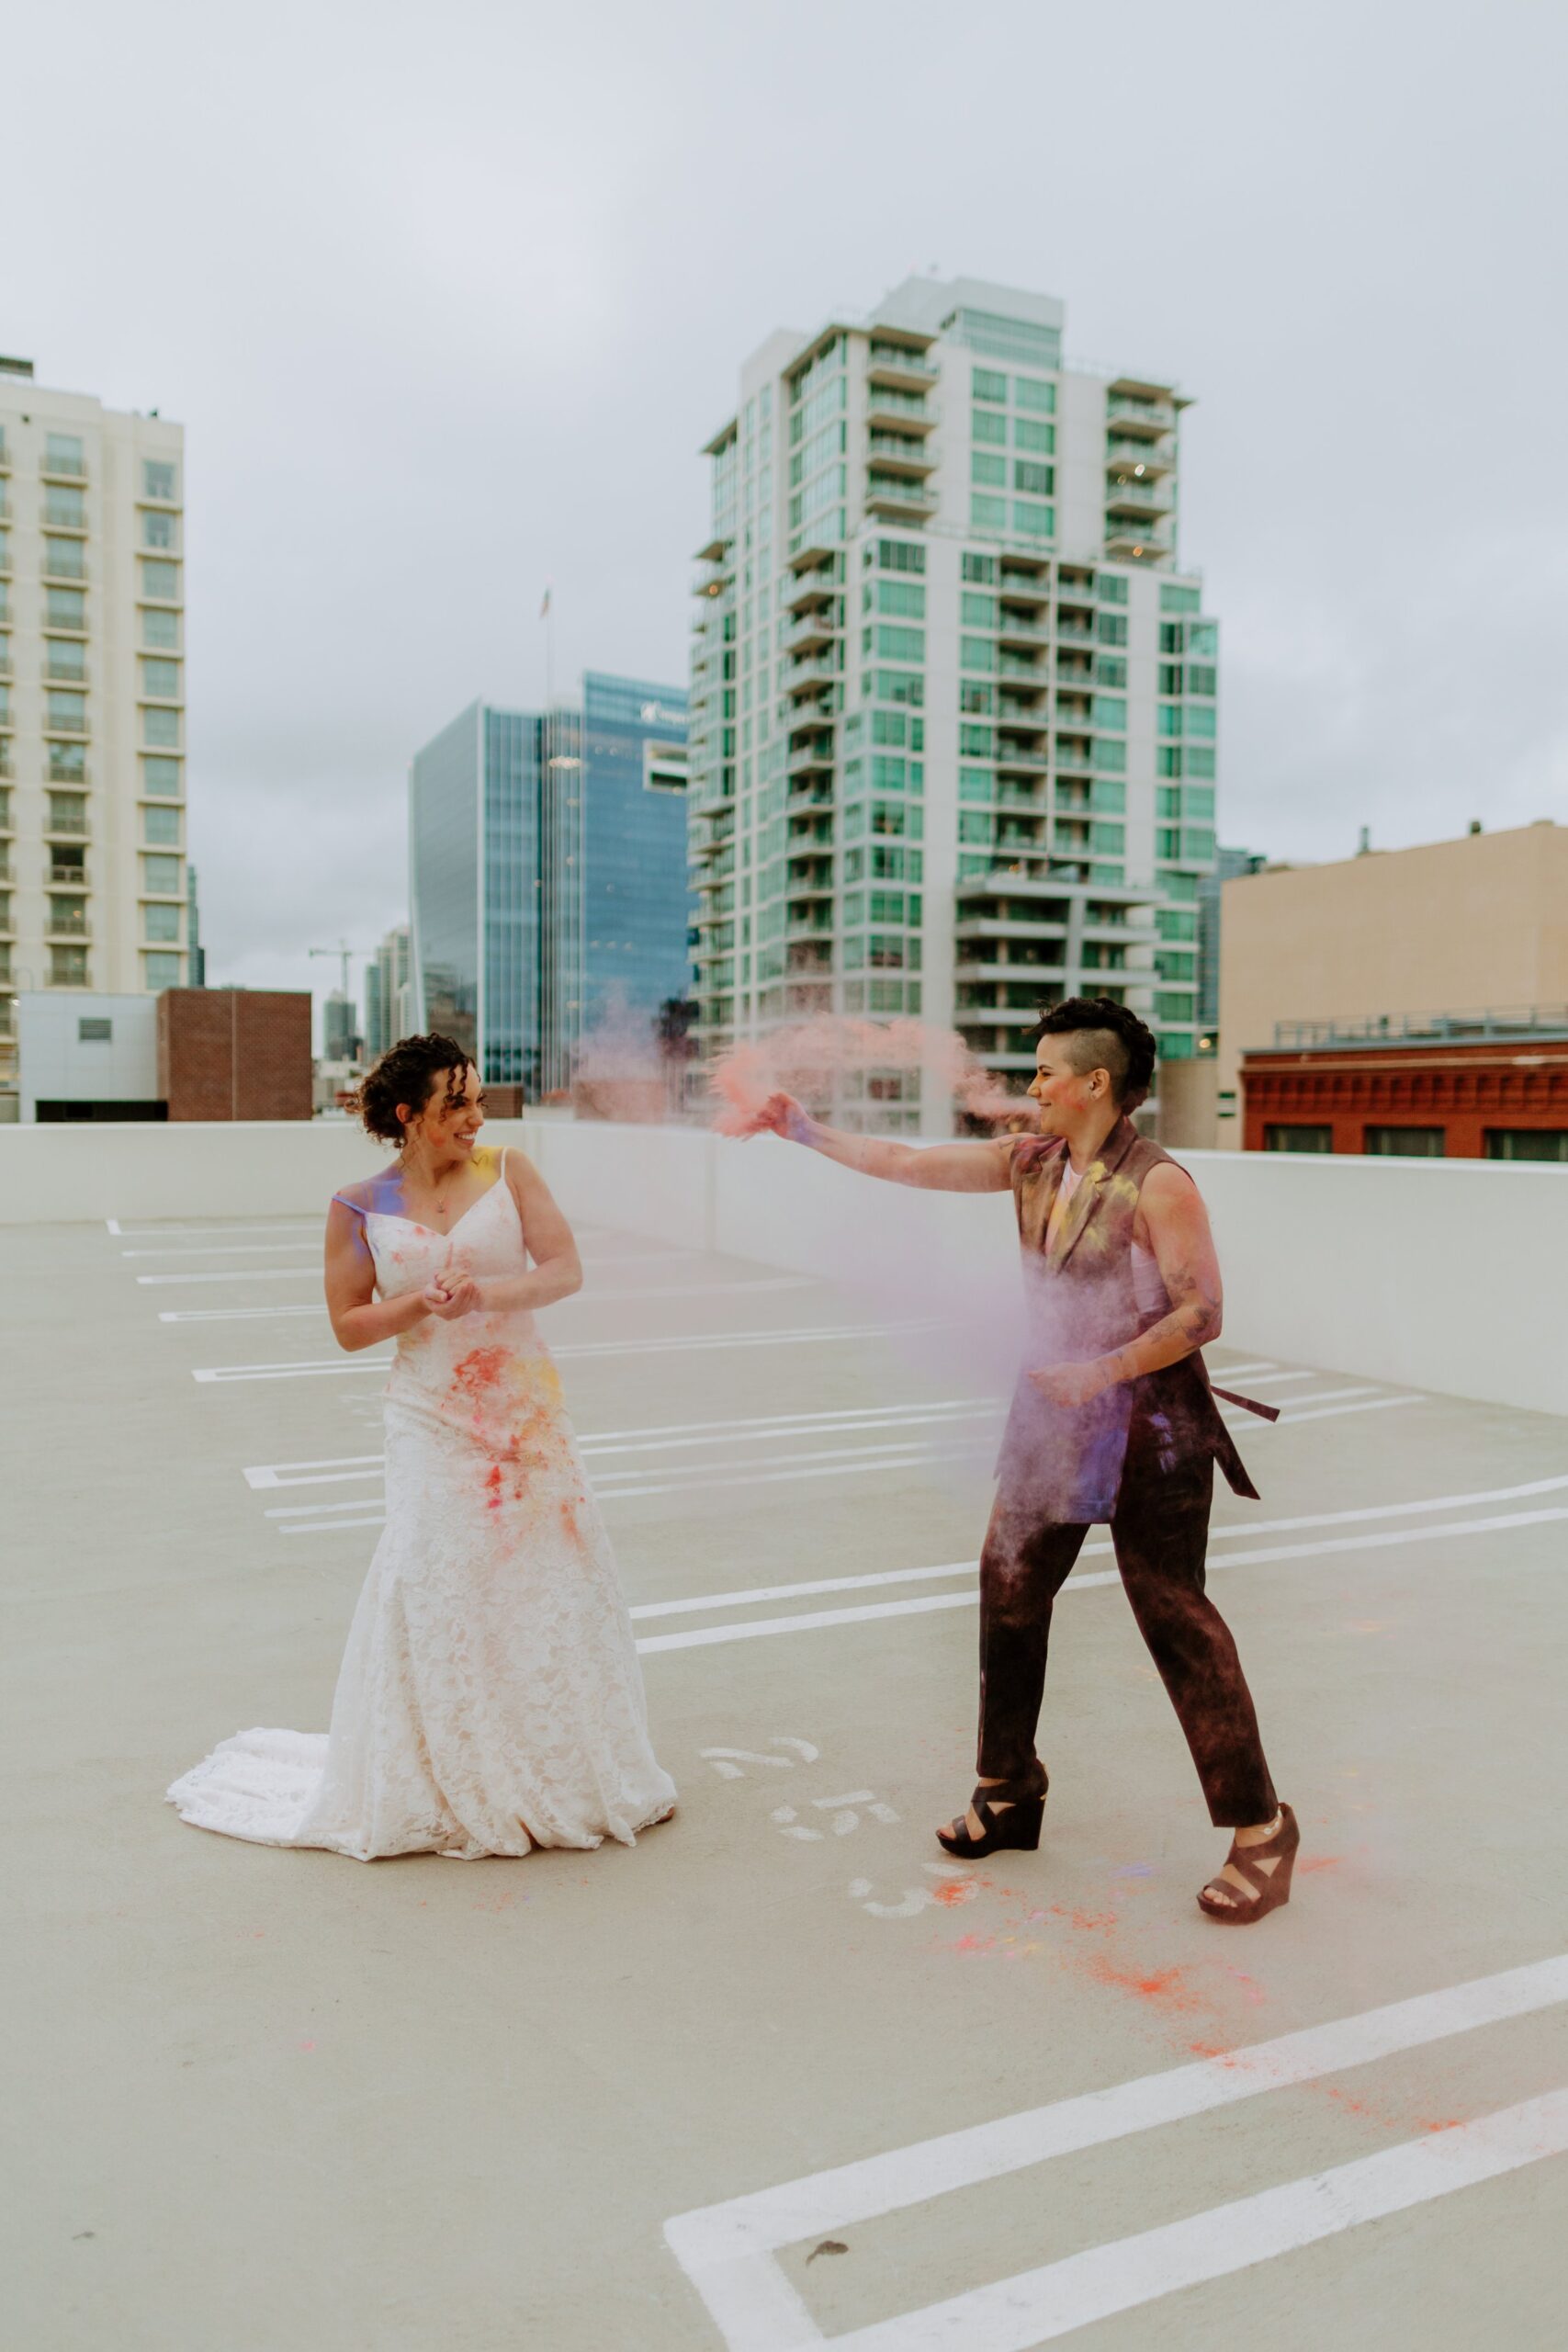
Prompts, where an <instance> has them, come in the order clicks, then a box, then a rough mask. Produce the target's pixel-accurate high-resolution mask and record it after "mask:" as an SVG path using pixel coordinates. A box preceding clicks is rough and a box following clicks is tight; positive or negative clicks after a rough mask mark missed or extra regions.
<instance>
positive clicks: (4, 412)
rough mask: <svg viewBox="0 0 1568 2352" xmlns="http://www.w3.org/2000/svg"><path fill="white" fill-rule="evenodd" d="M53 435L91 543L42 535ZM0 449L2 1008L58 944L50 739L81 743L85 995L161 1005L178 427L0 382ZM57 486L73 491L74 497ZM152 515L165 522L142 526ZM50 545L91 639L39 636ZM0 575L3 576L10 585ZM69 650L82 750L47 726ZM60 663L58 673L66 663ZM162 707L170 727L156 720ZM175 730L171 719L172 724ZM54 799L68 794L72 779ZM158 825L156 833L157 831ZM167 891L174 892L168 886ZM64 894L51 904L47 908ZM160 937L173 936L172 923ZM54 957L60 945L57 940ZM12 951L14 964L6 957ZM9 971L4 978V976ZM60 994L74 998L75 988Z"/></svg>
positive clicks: (178, 749) (179, 878)
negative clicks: (66, 448) (170, 473)
mask: <svg viewBox="0 0 1568 2352" xmlns="http://www.w3.org/2000/svg"><path fill="white" fill-rule="evenodd" d="M51 432H53V433H59V434H71V435H75V436H77V437H78V438H79V439H80V441H81V443H82V445H83V451H82V454H83V460H84V469H85V470H84V474H83V476H82V477H81V478H80V479H79V487H80V489H81V490H82V492H83V493H84V496H83V501H82V504H83V509H84V519H85V526H86V528H85V534H81V533H74V532H71V533H66V532H65V531H63V530H51V529H50V527H49V524H48V509H49V503H50V492H51V487H53V486H54V485H53V484H52V483H51V481H50V480H49V479H47V478H46V473H45V466H44V458H45V453H46V449H47V437H48V435H49V434H51ZM0 436H3V440H4V450H5V466H4V469H0V500H3V501H4V503H5V506H6V510H7V512H6V514H4V515H0V535H4V537H5V540H6V548H5V553H6V562H5V564H4V565H0V613H3V614H4V617H0V639H5V640H6V645H5V654H6V659H7V660H8V662H9V675H8V676H4V675H0V687H4V688H6V689H7V691H6V692H5V693H0V703H4V704H5V705H6V716H7V719H8V724H7V726H6V728H5V729H3V730H0V743H3V744H4V746H5V755H4V757H3V758H0V793H8V794H9V804H8V813H9V817H10V828H9V831H8V832H0V854H3V855H4V857H5V860H6V865H7V866H8V868H9V877H10V878H9V879H8V880H7V881H6V882H4V883H0V891H8V893H9V906H8V908H7V909H6V912H7V913H8V916H9V930H8V933H4V932H0V974H3V975H4V977H0V1005H6V1004H7V1003H8V999H9V994H10V989H12V988H14V987H17V986H20V987H23V988H33V989H40V988H50V987H51V986H53V985H54V983H53V981H52V980H51V964H52V960H53V959H52V957H51V935H53V936H55V937H61V934H60V933H59V932H58V926H55V925H51V922H50V920H49V913H50V902H51V886H50V879H49V869H50V864H51V855H50V849H49V845H48V841H47V838H46V837H47V834H48V831H49V826H48V822H47V820H48V815H49V810H50V808H51V803H50V800H49V792H50V789H51V784H50V775H49V768H50V758H49V744H50V741H51V740H60V741H73V742H76V743H79V744H81V746H82V749H83V752H84V755H85V769H86V783H85V792H86V801H87V822H88V831H87V834H86V838H85V847H86V874H87V882H88V889H87V894H86V898H85V902H84V903H85V907H86V910H87V914H86V933H85V941H83V942H82V944H85V946H86V950H87V963H86V978H85V988H86V989H92V990H95V991H108V992H111V993H116V994H125V993H130V992H140V991H142V990H149V989H150V990H152V991H155V990H156V989H159V988H161V987H164V986H166V985H168V984H169V979H170V977H171V976H173V977H174V978H176V980H177V982H178V983H180V984H183V983H184V981H185V979H186V977H187V965H186V922H187V916H186V909H185V895H186V867H185V851H186V841H185V813H184V808H185V781H186V776H185V757H186V745H185V740H184V738H185V728H186V721H185V710H184V701H185V697H184V691H183V690H184V684H185V642H184V639H185V615H184V609H183V608H184V595H183V589H184V545H183V541H184V514H183V502H184V487H185V484H184V441H185V435H184V429H183V427H182V426H180V425H178V424H173V423H170V422H168V421H166V420H164V419H162V418H158V417H152V416H141V415H136V414H132V413H119V412H118V411H115V410H112V409H107V408H105V407H104V405H103V403H102V402H101V401H98V400H96V399H95V398H93V397H91V396H90V395H87V394H84V393H76V392H62V391H54V390H49V389H48V388H47V387H45V386H42V385H39V384H38V383H36V382H34V381H32V380H31V379H28V378H25V377H19V376H8V375H0ZM148 458H152V459H156V460H163V461H165V462H169V463H172V464H173V466H174V468H175V498H174V499H173V500H172V501H171V500H164V499H157V498H152V497H149V496H148V495H147V491H146V481H145V476H144V473H143V461H144V460H146V459H148ZM65 486H67V487H69V486H70V485H69V483H67V484H66V485H65ZM150 515H157V516H158V517H160V518H161V519H160V520H158V521H157V522H155V523H152V524H150V523H149V519H148V518H149V516H150ZM152 531H155V532H156V533H157V534H158V535H159V536H162V537H167V538H169V539H170V540H171V541H172V544H171V545H169V546H167V547H157V548H153V547H150V546H148V545H147V544H146V542H147V540H148V538H149V536H150V532H152ZM46 537H48V538H50V539H51V541H53V542H56V543H58V544H62V545H66V544H68V545H70V546H73V547H74V548H77V549H79V550H80V553H81V558H82V571H83V574H84V576H83V577H82V578H81V579H80V580H76V581H64V580H62V582H61V584H62V586H71V587H75V586H80V587H82V588H84V589H85V619H86V630H85V637H83V636H76V637H74V638H73V639H67V638H65V637H63V636H61V637H51V636H49V635H48V634H47V633H46V625H47V621H48V615H49V597H48V590H47V586H46V582H45V578H44V568H43V567H44V555H45V539H46ZM144 556H152V557H153V558H155V560H158V561H160V562H167V563H172V564H173V565H174V566H175V579H176V581H177V582H178V588H179V593H178V594H176V595H175V597H173V598H167V597H163V598H158V599H156V600H153V599H151V598H150V597H148V596H145V595H144V594H142V590H143V585H144V575H143V573H142V571H141V562H142V559H143V557H144ZM7 575H8V576H7ZM153 601H156V602H157V603H158V604H159V605H160V606H161V607H162V609H163V611H164V614H165V615H167V616H169V619H168V620H167V621H165V622H164V623H163V624H160V625H159V626H161V627H162V629H163V633H164V634H168V633H169V631H170V625H171V623H172V633H173V636H174V639H175V642H174V644H173V645H165V644H158V645H149V644H147V643H146V642H145V641H144V640H145V638H146V633H147V624H146V622H145V620H144V618H143V615H144V613H145V611H146V610H147V608H148V606H149V605H150V604H151V603H152V602H153ZM65 646H73V647H75V648H79V649H81V650H82V651H83V652H84V653H85V671H86V679H85V695H86V728H87V731H86V733H85V736H83V735H81V734H79V733H78V734H73V735H71V736H69V737H67V736H66V735H65V734H64V733H63V731H62V730H61V729H51V726H50V724H49V705H48V694H49V689H50V686H51V684H55V685H57V686H63V687H65V688H66V689H67V690H68V691H75V690H76V689H75V687H74V684H73V681H71V680H69V679H65V678H59V677H55V678H51V677H48V676H46V674H45V673H46V668H47V666H48V664H49V662H50V661H51V647H65ZM148 654H151V655H152V658H154V659H155V660H157V661H159V662H173V663H174V665H175V676H176V680H177V684H178V687H179V689H180V691H179V692H178V693H177V694H175V695H173V696H169V695H154V694H153V693H152V690H151V688H150V686H149V684H148V680H149V677H150V675H152V674H153V673H148V672H147V671H146V669H145V667H144V662H145V659H146V657H147V655H148ZM69 659H70V657H69V655H67V656H66V657H65V659H64V660H62V661H61V662H60V663H59V665H58V666H60V667H62V668H63V667H66V666H68V664H69ZM155 705H156V706H161V709H162V712H163V714H164V716H162V717H161V718H159V719H156V720H151V721H150V719H149V717H148V713H149V711H150V710H151V709H152V707H154V706H155ZM171 715H172V716H171ZM153 727H158V728H161V729H163V730H164V731H165V732H167V731H172V732H173V733H174V734H175V737H176V739H177V740H176V741H175V743H173V744H163V743H159V744H152V743H150V742H149V741H148V740H147V739H148V736H149V733H150V731H151V729H152V728H153ZM144 752H151V753H152V754H153V755H154V756H157V757H160V758H164V759H174V760H175V761H176V762H177V763H178V770H179V786H180V789H179V792H178V794H177V795H169V794H159V795H157V796H153V795H151V794H149V793H148V792H146V791H145V790H144V789H143V786H144V784H145V782H146V775H145V771H144V769H143V765H142V761H143V754H144ZM54 788H55V789H65V790H69V789H72V788H73V786H71V785H70V783H69V782H68V781H67V780H65V779H59V780H57V781H56V784H55V786H54ZM153 807H156V808H158V809H164V810H168V809H173V810H174V811H175V826H174V831H175V841H174V842H157V843H152V842H150V841H149V840H148V838H147V834H148V827H149V820H148V817H147V815H146V811H147V810H148V809H150V808H153ZM158 822H159V820H157V819H153V820H152V823H153V824H157V823H158ZM150 850H151V851H152V853H153V854H156V855H158V856H160V857H164V858H168V857H170V856H173V857H174V858H175V860H176V861H177V864H176V867H175V869H174V875H173V878H174V879H175V888H173V889H167V890H164V889H159V888H154V887H153V880H154V876H157V875H158V869H157V868H149V867H148V865H147V864H146V862H145V861H146V858H147V855H148V854H149V851H150ZM164 878H169V877H168V876H166V875H165V876H164ZM56 895H58V894H56ZM152 899H159V900H161V901H162V902H163V904H164V906H165V907H174V908H175V910H176V912H175V925H174V927H175V938H174V939H173V940H172V941H157V942H150V941H148V940H147V939H146V938H145V936H144V933H145V929H146V918H145V915H144V911H143V910H144V909H145V907H146V906H147V905H148V904H149V902H150V901H151V900H152ZM165 927H167V922H166V919H165ZM61 944H68V943H67V942H66V940H65V939H64V938H63V937H61ZM7 946H8V949H9V954H8V956H7V955H6V947H7ZM149 952H156V953H158V954H160V955H163V956H169V955H174V956H176V957H177V970H176V969H175V967H169V966H163V967H157V966H154V967H150V966H149V964H148V961H147V957H148V954H149ZM7 965H8V967H9V968H8V971H7V970H6V966H7ZM61 992H62V995H63V994H76V993H79V992H81V987H80V985H78V986H76V987H73V988H70V989H65V988H62V991H61ZM13 1082H14V1080H13V1075H12V1069H11V1068H10V1066H9V1065H8V1064H6V1062H5V1061H4V1060H3V1059H0V1088H5V1087H7V1086H9V1085H10V1084H11V1083H13Z"/></svg>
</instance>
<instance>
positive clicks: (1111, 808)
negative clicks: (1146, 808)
mask: <svg viewBox="0 0 1568 2352" xmlns="http://www.w3.org/2000/svg"><path fill="white" fill-rule="evenodd" d="M1089 807H1090V808H1091V809H1100V810H1102V811H1104V812H1105V813H1106V814H1108V815H1111V816H1122V815H1123V814H1124V813H1125V810H1126V807H1127V787H1126V785H1125V784H1124V783H1123V782H1122V779H1121V778H1120V777H1119V776H1111V775H1097V776H1096V777H1095V779H1094V781H1093V783H1092V784H1091V785H1090V786H1089Z"/></svg>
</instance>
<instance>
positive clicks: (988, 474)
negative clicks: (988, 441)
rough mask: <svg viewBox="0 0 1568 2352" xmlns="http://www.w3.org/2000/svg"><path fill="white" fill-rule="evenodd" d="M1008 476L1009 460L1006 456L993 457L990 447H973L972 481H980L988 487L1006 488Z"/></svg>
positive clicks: (970, 458)
mask: <svg viewBox="0 0 1568 2352" xmlns="http://www.w3.org/2000/svg"><path fill="white" fill-rule="evenodd" d="M1007 478H1008V461H1007V459H1006V458H997V457H993V456H992V454H991V452H990V451H989V450H988V449H971V451H970V452H969V479H970V481H973V482H979V483H981V484H982V485H983V486H984V487H986V488H987V489H992V490H1005V489H1006V487H1007Z"/></svg>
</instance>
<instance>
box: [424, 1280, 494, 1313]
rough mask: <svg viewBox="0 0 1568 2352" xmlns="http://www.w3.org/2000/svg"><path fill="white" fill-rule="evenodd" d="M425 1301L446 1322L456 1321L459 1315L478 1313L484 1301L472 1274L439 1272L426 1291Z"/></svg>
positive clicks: (432, 1311)
mask: <svg viewBox="0 0 1568 2352" xmlns="http://www.w3.org/2000/svg"><path fill="white" fill-rule="evenodd" d="M424 1303H425V1305H426V1306H427V1307H428V1308H429V1309H430V1312H431V1313H432V1315H439V1316H440V1317H441V1319H442V1321H443V1322H444V1323H455V1322H456V1321H457V1317H458V1316H459V1315H477V1314H478V1313H479V1308H480V1306H482V1305H483V1303H484V1302H483V1300H482V1299H481V1298H480V1296H479V1284H478V1283H477V1282H475V1281H474V1280H473V1278H472V1276H471V1275H468V1274H438V1275H437V1276H436V1278H435V1280H434V1282H433V1283H431V1285H430V1288H429V1289H428V1290H427V1291H426V1292H425V1293H424Z"/></svg>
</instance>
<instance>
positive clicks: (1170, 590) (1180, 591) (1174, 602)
mask: <svg viewBox="0 0 1568 2352" xmlns="http://www.w3.org/2000/svg"><path fill="white" fill-rule="evenodd" d="M1202 601H1203V599H1202V597H1201V595H1200V594H1199V593H1198V591H1197V589H1196V588H1181V587H1179V586H1177V585H1176V583H1175V582H1172V581H1162V582H1161V583H1160V592H1159V608H1160V611H1161V612H1162V613H1195V612H1197V610H1198V609H1199V607H1200V605H1201V604H1202Z"/></svg>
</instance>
